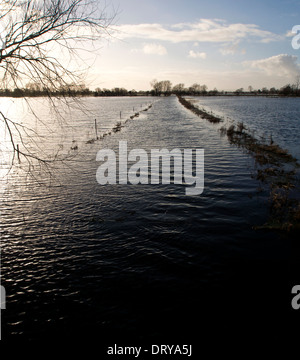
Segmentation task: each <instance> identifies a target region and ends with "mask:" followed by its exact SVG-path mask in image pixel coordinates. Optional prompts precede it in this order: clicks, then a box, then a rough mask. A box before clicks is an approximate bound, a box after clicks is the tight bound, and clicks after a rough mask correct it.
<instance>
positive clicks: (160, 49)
mask: <svg viewBox="0 0 300 360" xmlns="http://www.w3.org/2000/svg"><path fill="white" fill-rule="evenodd" d="M143 52H144V54H153V55H166V54H167V49H166V48H165V47H164V46H162V45H159V44H154V43H152V44H145V45H144V47H143Z"/></svg>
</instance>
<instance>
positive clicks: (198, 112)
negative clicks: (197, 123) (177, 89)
mask: <svg viewBox="0 0 300 360" xmlns="http://www.w3.org/2000/svg"><path fill="white" fill-rule="evenodd" d="M177 97H178V100H179V102H180V103H181V105H183V106H184V107H185V108H187V109H188V110H190V111H192V112H193V113H194V114H196V115H198V116H200V117H201V118H202V119H206V120H208V121H209V122H212V123H219V122H221V121H222V119H221V118H219V117H217V116H215V115H213V114H209V113H208V112H206V111H204V110H200V109H199V108H197V107H196V106H194V105H193V104H191V102H190V101H188V100H186V99H185V98H183V97H182V96H179V95H177Z"/></svg>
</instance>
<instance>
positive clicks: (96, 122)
mask: <svg viewBox="0 0 300 360" xmlns="http://www.w3.org/2000/svg"><path fill="white" fill-rule="evenodd" d="M95 132H96V139H97V140H98V139H99V138H98V131H97V119H95Z"/></svg>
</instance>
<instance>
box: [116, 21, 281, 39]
mask: <svg viewBox="0 0 300 360" xmlns="http://www.w3.org/2000/svg"><path fill="white" fill-rule="evenodd" d="M115 30H116V31H117V35H116V36H117V37H119V38H142V39H155V40H163V41H170V42H172V43H180V42H185V41H189V42H193V43H194V42H214V43H229V42H235V41H238V40H241V39H247V38H254V39H257V40H259V41H261V42H270V41H275V40H279V39H281V36H279V35H277V34H274V33H272V32H270V31H265V30H262V29H260V28H259V27H258V26H257V25H255V24H241V23H236V24H228V23H227V22H226V21H224V20H219V19H201V20H199V21H198V22H197V23H184V24H175V25H172V26H169V27H166V26H163V25H161V24H136V25H134V24H128V25H120V26H117V27H115Z"/></svg>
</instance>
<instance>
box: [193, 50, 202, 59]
mask: <svg viewBox="0 0 300 360" xmlns="http://www.w3.org/2000/svg"><path fill="white" fill-rule="evenodd" d="M189 57H190V58H194V59H196V58H198V59H206V53H205V52H195V51H194V50H190V52H189Z"/></svg>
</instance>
